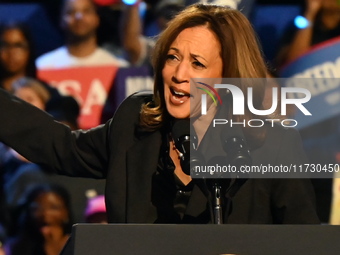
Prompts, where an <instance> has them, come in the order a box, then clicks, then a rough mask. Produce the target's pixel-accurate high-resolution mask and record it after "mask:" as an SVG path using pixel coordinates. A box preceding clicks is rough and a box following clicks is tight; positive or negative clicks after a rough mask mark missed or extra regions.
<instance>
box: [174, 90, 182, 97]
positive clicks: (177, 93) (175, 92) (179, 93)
mask: <svg viewBox="0 0 340 255" xmlns="http://www.w3.org/2000/svg"><path fill="white" fill-rule="evenodd" d="M174 94H176V95H178V96H185V94H184V93H183V92H178V91H175V90H174Z"/></svg>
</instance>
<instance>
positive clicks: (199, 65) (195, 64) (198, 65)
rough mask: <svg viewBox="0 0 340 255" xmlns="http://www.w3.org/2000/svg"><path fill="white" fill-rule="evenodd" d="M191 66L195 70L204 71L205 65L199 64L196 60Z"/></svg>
mask: <svg viewBox="0 0 340 255" xmlns="http://www.w3.org/2000/svg"><path fill="white" fill-rule="evenodd" d="M192 64H193V65H194V66H195V67H197V68H200V69H205V65H203V64H202V63H201V62H199V61H197V60H195V61H194V62H193V63H192Z"/></svg>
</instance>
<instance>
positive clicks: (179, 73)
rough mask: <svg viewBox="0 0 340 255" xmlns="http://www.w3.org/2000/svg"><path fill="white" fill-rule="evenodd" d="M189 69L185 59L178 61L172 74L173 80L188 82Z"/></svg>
mask: <svg viewBox="0 0 340 255" xmlns="http://www.w3.org/2000/svg"><path fill="white" fill-rule="evenodd" d="M189 71H190V69H189V65H188V64H187V63H186V62H185V61H182V62H180V63H179V64H178V65H177V67H176V70H175V73H174V76H173V77H172V80H173V82H175V83H188V82H189V81H190V75H189Z"/></svg>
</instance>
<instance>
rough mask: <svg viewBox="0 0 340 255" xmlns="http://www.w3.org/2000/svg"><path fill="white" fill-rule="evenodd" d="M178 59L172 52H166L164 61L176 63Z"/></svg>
mask: <svg viewBox="0 0 340 255" xmlns="http://www.w3.org/2000/svg"><path fill="white" fill-rule="evenodd" d="M178 61H179V58H178V57H177V56H176V55H174V54H168V55H167V56H166V63H168V64H176V63H177V62H178Z"/></svg>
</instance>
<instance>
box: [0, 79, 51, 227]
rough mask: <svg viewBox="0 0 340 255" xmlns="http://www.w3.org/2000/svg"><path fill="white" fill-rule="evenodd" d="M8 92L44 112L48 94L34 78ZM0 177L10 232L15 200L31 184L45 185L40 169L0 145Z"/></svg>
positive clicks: (13, 219) (48, 97)
mask: <svg viewBox="0 0 340 255" xmlns="http://www.w3.org/2000/svg"><path fill="white" fill-rule="evenodd" d="M11 91H12V93H13V94H14V95H15V96H17V97H18V98H21V99H22V100H24V101H26V102H28V103H30V104H32V105H34V106H35V107H37V108H39V109H41V110H45V109H46V104H47V102H48V101H49V100H50V97H51V96H50V93H49V91H48V90H47V89H46V88H45V86H44V85H43V84H42V83H41V82H39V81H38V80H36V79H33V78H27V77H22V78H19V79H17V80H15V81H14V82H13V85H12V89H11ZM27 117H28V118H29V116H27ZM0 158H1V162H2V163H1V164H0V169H1V176H2V186H3V189H4V196H3V197H4V199H5V201H6V203H5V204H6V208H7V210H6V209H5V208H3V211H4V212H6V211H7V212H9V219H8V221H7V224H8V226H7V227H8V230H9V232H10V233H12V232H13V231H14V229H12V228H13V224H15V220H16V215H15V208H16V207H17V206H18V201H19V200H20V198H21V197H22V195H23V194H25V193H26V191H27V189H29V188H30V186H31V185H35V184H39V183H44V182H46V180H47V179H46V174H45V173H44V172H43V170H42V169H41V167H40V166H38V165H36V164H34V163H31V162H29V161H28V160H27V159H26V158H24V157H23V156H21V155H20V154H19V153H17V152H16V151H15V150H13V149H12V148H9V147H7V146H5V145H4V144H1V145H0Z"/></svg>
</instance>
